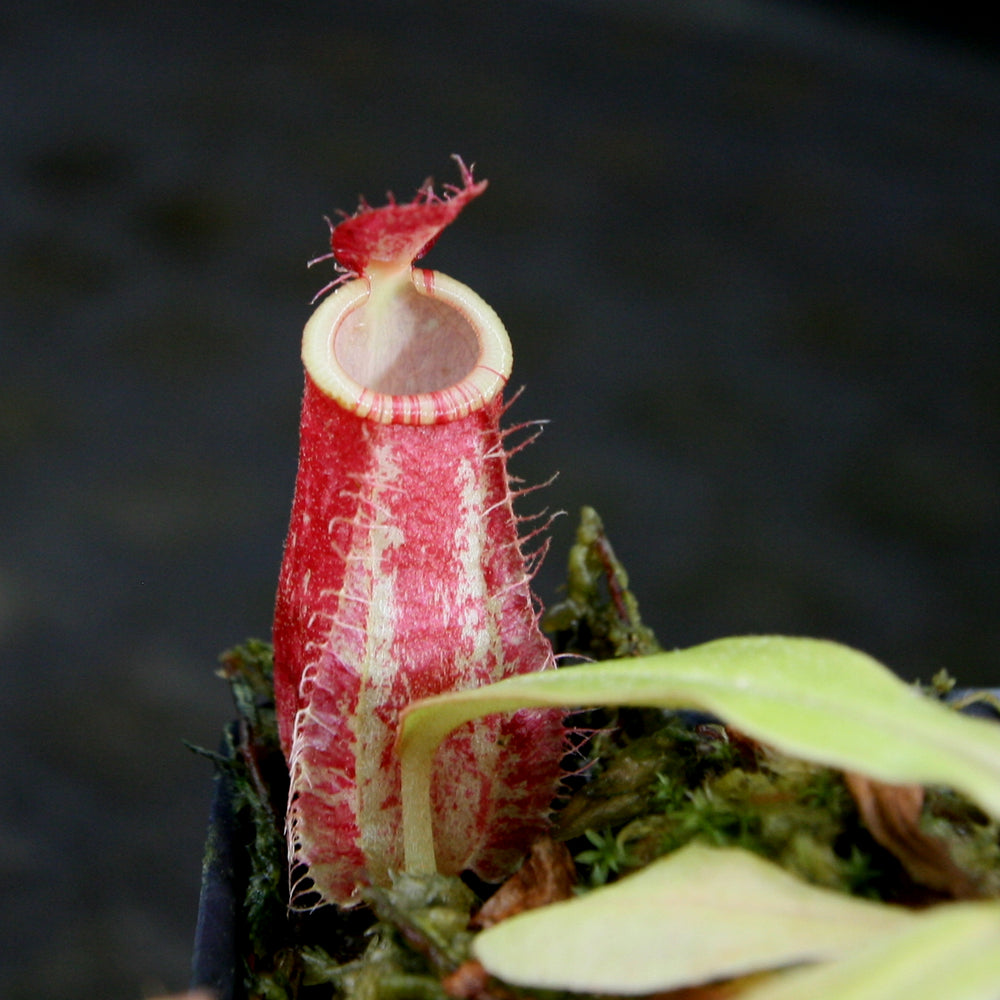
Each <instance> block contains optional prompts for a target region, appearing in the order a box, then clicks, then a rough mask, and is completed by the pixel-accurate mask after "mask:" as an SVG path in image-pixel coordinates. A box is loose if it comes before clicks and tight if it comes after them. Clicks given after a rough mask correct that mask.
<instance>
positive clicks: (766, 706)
mask: <svg viewBox="0 0 1000 1000" xmlns="http://www.w3.org/2000/svg"><path fill="white" fill-rule="evenodd" d="M597 705H635V706H661V707H689V708H700V709H704V710H705V711H708V712H712V713H714V714H715V715H717V716H719V717H720V718H722V719H724V720H725V721H726V722H728V723H731V724H732V725H734V726H735V727H736V728H738V729H740V730H742V731H743V732H745V733H747V734H748V735H749V736H752V737H754V738H755V739H758V740H760V741H762V742H765V743H769V744H771V745H773V746H775V747H776V748H778V749H779V750H781V751H783V752H785V753H787V754H790V755H793V756H798V757H800V758H802V759H804V760H809V761H813V762H816V763H819V764H825V765H828V766H831V767H836V768H842V769H844V770H852V771H858V772H861V773H863V774H867V775H869V776H871V777H873V778H878V779H880V780H882V781H886V782H894V783H907V782H912V783H916V784H943V785H949V786H951V787H954V788H956V789H957V790H959V791H961V792H964V793H965V794H966V795H968V796H970V797H971V798H973V799H975V800H976V801H977V802H978V803H979V804H980V805H981V806H982V807H983V808H984V809H986V810H987V811H989V812H990V813H992V814H993V815H994V816H1000V727H997V726H996V725H994V724H993V723H991V722H988V721H984V720H982V719H973V718H968V717H965V716H962V715H959V714H958V713H956V712H954V711H952V710H951V709H948V708H946V707H945V706H943V705H941V704H939V703H937V702H935V701H933V700H931V699H929V698H926V697H924V696H923V695H922V694H920V692H919V691H917V690H916V689H915V688H913V687H911V686H909V685H907V684H905V683H903V682H902V681H901V680H900V679H899V678H898V677H896V676H895V674H893V673H892V672H891V671H889V670H888V669H887V668H886V667H884V666H882V665H881V664H880V663H878V662H877V661H875V660H873V659H872V658H871V657H869V656H867V655H865V654H864V653H860V652H858V651H856V650H853V649H849V648H848V647H846V646H841V645H838V644H836V643H832V642H826V641H823V640H819V639H800V638H787V637H781V636H752V637H739V638H732V639H719V640H716V641H714V642H709V643H706V644H704V645H701V646H695V647H693V648H690V649H685V650H678V651H674V652H667V653H657V654H655V655H652V656H645V657H640V658H636V659H632V660H612V661H607V662H604V663H592V664H584V665H582V666H573V667H563V668H561V669H559V670H553V671H545V672H542V673H538V674H525V675H521V676H518V677H512V678H508V679H506V680H503V681H500V682H498V683H496V684H491V685H488V686H486V687H481V688H475V689H472V690H467V691H457V692H451V693H449V694H445V695H440V696H437V697H434V698H428V699H425V700H423V701H419V702H416V703H414V704H413V705H411V706H410V707H409V708H408V709H407V711H406V712H405V713H404V718H403V723H402V728H401V732H400V737H399V743H398V750H399V753H400V755H401V759H402V770H403V799H404V807H403V808H404V815H403V821H404V843H405V851H406V867H407V868H408V869H409V870H412V871H416V872H421V871H424V872H429V871H433V870H434V867H435V866H434V856H433V844H432V838H431V835H430V830H431V820H430V774H431V763H432V760H433V756H434V751H435V749H436V747H437V745H438V744H439V743H440V741H441V740H442V739H443V738H444V737H445V736H446V735H447V734H448V733H449V732H450V731H451V730H452V729H454V728H456V727H457V726H460V725H461V724H462V723H464V722H467V721H468V720H470V719H474V718H477V717H478V716H480V715H486V714H490V713H493V712H509V711H514V710H517V709H520V708H530V707H546V706H565V707H567V708H570V707H578V708H583V707H590V706H597Z"/></svg>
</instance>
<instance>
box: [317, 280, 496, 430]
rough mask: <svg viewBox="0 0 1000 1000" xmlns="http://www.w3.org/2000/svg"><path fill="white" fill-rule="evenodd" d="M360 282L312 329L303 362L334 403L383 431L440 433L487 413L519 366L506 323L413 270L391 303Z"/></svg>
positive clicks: (325, 307)
mask: <svg viewBox="0 0 1000 1000" xmlns="http://www.w3.org/2000/svg"><path fill="white" fill-rule="evenodd" d="M372 287H373V283H372V282H370V281H369V280H367V279H358V280H356V281H351V282H348V283H346V284H344V285H341V286H340V287H339V288H338V289H336V291H334V292H333V293H332V294H331V295H329V296H327V298H325V299H324V300H323V301H322V302H321V303H320V305H319V307H318V308H317V309H316V311H315V312H314V313H313V314H312V316H311V317H310V318H309V321H308V322H307V323H306V326H305V331H304V335H303V341H302V360H303V362H304V364H305V367H306V371H307V372H308V373H309V375H310V377H311V378H312V379H313V381H314V382H315V383H316V385H317V386H318V387H319V388H320V389H321V390H323V391H324V392H325V393H327V395H329V396H330V397H331V398H333V399H334V400H336V401H337V402H338V403H340V404H341V405H342V406H343V407H345V408H346V409H349V410H351V411H352V412H353V413H355V414H357V415H358V416H359V417H363V418H366V419H368V420H372V421H376V422H378V423H399V424H436V423H444V422H447V421H451V420H457V419H459V418H461V417H464V416H467V415H468V414H470V413H472V412H474V411H475V410H478V409H481V408H482V407H484V406H486V404H487V403H489V402H491V401H492V400H493V399H495V398H496V397H497V396H498V395H499V394H500V393H501V391H502V390H503V387H504V386H505V385H506V383H507V379H508V377H509V376H510V369H511V363H512V355H511V346H510V340H509V339H508V337H507V331H506V330H505V329H504V326H503V323H501V321H500V318H499V317H498V316H497V314H496V313H495V312H494V311H493V309H492V308H491V307H490V306H489V305H487V303H486V302H484V301H483V300H482V299H481V298H480V297H479V296H478V295H476V293H475V292H473V291H472V289H470V288H468V287H467V286H465V285H463V284H461V283H460V282H458V281H455V280H454V279H453V278H449V277H448V276H447V275H443V274H439V273H438V272H436V271H427V270H423V269H421V268H413V269H412V270H411V271H410V272H409V274H408V280H404V281H403V282H401V283H400V284H399V286H398V287H397V288H395V289H393V292H392V295H391V296H389V297H387V298H386V299H385V300H384V301H378V302H376V301H375V298H376V296H377V292H376V293H375V295H373V292H372Z"/></svg>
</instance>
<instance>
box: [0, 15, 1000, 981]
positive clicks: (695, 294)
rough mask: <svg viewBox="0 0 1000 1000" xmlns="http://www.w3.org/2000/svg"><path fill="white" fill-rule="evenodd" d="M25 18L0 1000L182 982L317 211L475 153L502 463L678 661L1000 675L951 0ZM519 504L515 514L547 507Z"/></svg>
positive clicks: (992, 315) (256, 594) (965, 50)
mask: <svg viewBox="0 0 1000 1000" xmlns="http://www.w3.org/2000/svg"><path fill="white" fill-rule="evenodd" d="M907 6H909V5H906V6H904V5H902V4H897V5H893V4H883V5H881V6H876V7H874V8H872V7H866V6H861V5H846V6H845V5H843V4H837V3H832V2H828V3H822V4H807V3H805V2H800V3H795V2H787V3H778V2H763V0H678V2H668V0H662V2H653V0H647V2H640V0H607V2H600V0H590V2H584V0H578V2H569V0H566V2H555V0H552V2H534V3H529V2H525V0H508V2H504V3H498V4H496V5H492V6H487V5H484V4H477V3H468V2H466V3H441V2H430V3H420V4H417V3H389V2H383V0H364V2H355V3H350V4H346V3H344V4H338V3H328V4H278V3H272V4H268V5H259V8H258V7H255V6H254V5H243V4H241V5H236V4H224V3H218V2H216V3H197V4H196V3H193V2H184V0H180V2H174V3H170V4H158V3H151V4H143V5H134V4H124V3H117V2H112V0H107V2H99V0H95V2H91V3H89V4H87V5H82V4H71V3H68V2H66V3H58V2H53V0H36V2H34V3H31V4H21V5H20V6H19V8H18V10H17V12H13V11H8V12H7V13H5V14H3V15H2V16H0V120H2V123H3V127H2V148H0V171H2V177H0V207H2V212H0V219H2V228H0V462H2V468H0V487H2V488H0V526H2V531H3V535H2V543H0V670H2V684H0V759H2V761H3V774H4V778H3V782H2V786H0V894H2V896H0V898H2V926H0V942H2V943H0V995H2V996H3V997H5V998H9V1000H27V998H29V997H30V998H33V1000H57V998H58V1000H66V998H74V997H102V998H130V997H140V996H148V995H151V994H155V993H156V992H158V991H161V990H164V989H167V988H170V989H178V988H180V987H182V986H183V985H184V983H185V981H186V976H187V967H188V962H189V955H190V947H191V936H192V933H193V928H194V918H195V908H196V902H197V892H198V877H199V866H200V853H201V841H202V837H203V830H204V823H205V818H206V812H207V808H208V802H209V795H210V784H211V782H210V775H211V768H210V765H209V764H208V763H207V762H206V761H205V760H203V759H200V758H198V757H195V756H194V755H192V754H191V753H190V752H189V751H188V750H187V749H185V747H184V746H183V744H182V740H189V741H192V742H194V743H197V744H201V745H203V746H210V747H211V746H215V744H216V742H217V739H218V734H219V731H220V727H221V726H222V725H223V723H224V722H225V721H226V719H227V718H228V717H229V715H230V705H229V699H228V693H227V691H226V690H225V687H224V685H223V683H222V682H221V681H219V680H217V679H216V678H215V677H214V676H213V670H214V668H215V665H216V657H217V654H218V653H219V651H221V650H222V649H223V648H225V647H226V646H228V645H231V644H233V643H235V642H237V641H240V640H242V639H243V638H244V637H246V636H249V635H258V636H266V635H267V634H268V630H269V620H270V610H271V603H272V598H273V592H274V585H275V579H276V575H277V569H278V564H279V560H280V555H281V545H282V540H283V535H284V530H285V524H286V518H287V515H288V510H289V505H290V502H291V492H292V486H293V482H294V475H295V459H296V434H297V423H298V402H299V394H300V389H301V379H302V375H301V370H300V362H299V358H298V350H299V337H300V331H301V327H302V324H303V322H304V321H305V319H306V317H307V316H308V315H309V312H310V307H309V300H310V298H311V297H312V295H313V294H314V292H315V291H317V290H318V289H319V288H320V287H321V286H322V285H323V284H324V283H325V282H326V281H327V280H328V279H329V277H330V276H331V272H330V270H329V269H328V268H327V269H324V268H323V267H320V268H317V269H315V270H313V271H311V272H309V271H307V270H306V268H305V266H304V265H305V262H306V260H308V259H309V258H311V257H313V256H316V255H318V254H320V253H322V252H323V251H324V248H325V244H326V225H325V223H324V222H323V218H322V216H323V214H324V213H333V212H335V211H336V210H337V209H338V208H342V209H347V210H351V209H353V208H354V206H355V204H356V202H357V198H358V195H359V194H361V193H364V194H366V195H367V196H368V198H369V199H370V200H371V201H373V202H378V201H379V200H380V199H381V198H382V195H383V193H384V192H385V191H386V190H387V189H392V190H393V191H394V192H396V193H397V194H398V195H399V196H400V197H409V196H410V195H411V194H412V192H413V191H414V189H415V188H416V187H417V186H418V185H419V184H420V183H421V182H422V181H423V180H424V179H425V178H426V177H427V176H428V174H433V175H434V176H435V178H436V179H437V181H438V182H439V183H443V182H448V181H454V180H456V179H457V174H456V171H455V168H454V165H453V164H452V163H451V162H450V160H449V155H450V154H451V153H460V154H462V155H463V156H464V157H465V158H466V159H467V160H469V161H474V162H475V163H476V165H477V171H478V173H479V174H480V175H481V176H484V177H487V178H489V180H490V182H491V186H490V190H489V192H488V194H487V196H485V197H484V198H482V199H480V200H479V201H477V202H476V203H475V204H474V205H473V206H471V207H470V208H469V209H468V210H467V211H466V212H465V214H464V215H463V217H462V219H461V221H460V222H459V223H458V224H456V225H455V226H454V227H453V228H452V229H450V230H449V231H448V233H447V234H446V236H445V237H444V238H443V239H442V241H441V243H440V244H439V245H438V246H437V247H435V249H434V250H433V251H432V253H431V254H430V256H429V257H428V258H427V259H426V264H427V266H431V267H435V268H437V269H439V270H442V271H444V272H446V273H448V274H451V275H452V276H453V277H456V278H458V279H459V280H461V281H463V282H465V283H466V284H468V285H470V286H471V287H472V288H474V289H476V290H477V291H478V292H479V293H480V294H481V295H482V296H483V297H484V298H485V299H486V300H487V301H488V302H490V303H491V304H492V305H493V306H494V307H495V308H496V310H497V311H498V312H499V313H500V315H501V316H502V317H503V319H504V320H505V322H506V324H507V326H508V329H509V331H510V334H511V338H512V340H513V342H514V346H515V355H516V361H515V374H514V384H515V385H519V384H523V385H525V386H526V391H525V392H524V394H523V396H522V397H521V399H520V400H519V402H518V403H517V404H516V407H515V409H514V413H513V414H512V419H530V418H534V417H546V418H549V419H550V420H551V425H550V426H549V427H548V429H547V431H546V433H545V435H544V436H543V438H542V440H541V441H540V442H539V443H537V444H536V445H534V446H533V447H532V448H531V449H530V450H528V451H527V452H525V453H523V454H521V455H520V456H518V457H517V459H516V460H515V462H514V466H513V471H514V472H515V473H517V474H519V475H521V476H522V477H524V478H525V479H527V480H528V481H529V482H530V481H540V480H542V479H545V478H547V477H548V476H549V475H550V474H551V473H552V472H553V471H556V470H558V471H559V472H560V475H559V478H558V479H557V480H556V482H555V483H554V485H552V486H551V487H550V488H549V489H548V490H547V491H546V492H545V494H544V497H545V500H544V502H546V503H548V504H549V505H550V506H551V507H552V508H553V509H565V510H566V511H568V512H569V514H568V516H567V517H564V518H562V519H561V520H560V521H559V522H558V523H557V525H556V527H555V530H554V532H553V545H552V551H551V554H550V557H549V560H548V562H547V563H546V565H545V567H544V569H543V571H542V573H541V575H540V576H539V578H538V591H539V593H540V596H541V597H542V598H543V599H544V600H551V599H552V598H553V597H554V596H555V593H556V587H557V585H558V583H559V581H560V579H561V577H562V570H563V565H564V560H565V555H566V549H567V547H568V545H569V543H570V541H571V538H572V533H573V527H574V522H575V519H576V514H577V511H578V509H579V507H580V505H581V504H584V503H590V504H593V505H594V506H596V507H597V508H598V510H599V511H600V512H601V514H602V515H603V517H604V519H605V522H606V525H607V528H608V531H609V533H610V535H611V538H612V540H613V542H614V543H615V545H616V547H617V549H618V552H619V554H620V556H621V557H622V559H623V560H624V562H625V564H626V565H627V566H628V567H629V568H630V570H631V575H632V582H633V585H634V589H635V591H636V593H637V595H638V597H639V599H640V601H641V604H642V608H643V611H644V613H645V616H646V618H647V620H648V621H649V623H650V624H652V625H653V626H654V627H655V629H656V630H657V632H658V634H659V636H660V638H661V640H662V641H663V642H664V643H665V644H667V645H678V646H684V645H689V644H692V643H696V642H700V641H703V640H706V639H710V638H714V637H717V636H720V635H726V634H733V633H740V632H770V631H781V632H791V633H799V634H814V635H822V636H828V637H831V638H835V639H838V640H841V641H844V642H847V643H851V644H854V645H857V646H860V647H862V648H864V649H866V650H868V651H869V652H871V653H873V654H874V655H876V656H878V657H879V658H881V659H883V660H884V661H885V662H886V663H888V664H889V665H890V666H892V667H893V669H895V670H897V671H898V672H899V673H901V674H902V675H904V676H907V677H916V676H920V677H922V678H925V679H926V678H929V677H930V675H931V674H933V673H934V672H935V671H936V670H938V669H939V668H941V667H947V668H948V669H949V670H951V671H952V672H953V673H954V674H956V675H958V676H959V678H960V679H962V680H964V681H968V682H970V683H978V682H984V683H985V682H993V683H997V682H998V680H1000V664H998V662H997V656H996V652H995V651H996V649H997V647H998V643H1000V624H998V611H1000V595H998V565H1000V516H998V511H1000V502H998V486H1000V481H998V480H1000V468H998V463H997V456H998V436H1000V412H998V410H1000V392H998V386H1000V363H998V351H997V341H996V322H997V316H998V306H1000V294H998V274H1000V242H998V237H1000V67H998V64H997V57H996V55H997V53H996V45H995V37H992V36H991V35H990V33H989V31H988V30H987V29H986V27H985V18H984V17H983V16H982V15H981V23H978V24H977V23H976V21H975V19H974V18H973V17H972V16H971V15H970V14H969V13H968V12H967V11H965V10H963V9H962V8H961V7H960V6H959V7H956V6H955V5H951V6H949V7H941V8H940V9H938V10H936V11H933V12H931V15H929V16H928V17H925V18H924V19H923V20H917V19H915V18H914V17H913V16H912V15H909V14H908V13H907V11H906V7H907ZM538 496H539V495H538V494H536V495H535V496H534V497H533V498H532V500H533V501H537V502H542V501H539V500H538Z"/></svg>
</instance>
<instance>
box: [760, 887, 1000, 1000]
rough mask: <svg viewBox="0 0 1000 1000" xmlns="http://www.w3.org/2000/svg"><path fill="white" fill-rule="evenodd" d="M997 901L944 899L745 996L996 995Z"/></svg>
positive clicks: (999, 967)
mask: <svg viewBox="0 0 1000 1000" xmlns="http://www.w3.org/2000/svg"><path fill="white" fill-rule="evenodd" d="M998 943H1000V903H997V902H988V903H986V902H984V903H945V904H942V905H940V906H935V907H933V908H932V909H930V910H926V911H924V912H923V913H920V914H919V915H918V916H916V917H915V918H914V919H913V920H912V921H911V922H910V923H909V924H908V925H907V926H904V927H903V928H901V929H900V930H899V931H897V932H895V933H890V934H886V935H880V936H879V937H877V938H875V939H874V940H873V941H871V942H870V943H869V944H868V945H867V946H866V947H864V948H861V949H858V950H857V951H856V952H854V953H853V954H852V955H850V956H849V957H846V958H844V959H841V960H840V961H837V962H830V963H824V964H822V965H818V966H815V967H812V968H806V969H797V970H793V971H790V972H787V973H782V974H780V975H778V976H776V977H774V978H773V979H771V980H769V981H768V982H766V983H764V984H762V985H761V986H759V987H757V988H755V989H751V990H749V991H748V992H746V993H743V994H740V1000H803V998H808V1000H997V997H1000V947H998Z"/></svg>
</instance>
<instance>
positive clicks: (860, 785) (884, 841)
mask: <svg viewBox="0 0 1000 1000" xmlns="http://www.w3.org/2000/svg"><path fill="white" fill-rule="evenodd" d="M844 781H845V783H846V784H847V788H848V790H849V791H850V793H851V796H852V797H853V798H854V801H855V803H856V804H857V807H858V812H859V813H860V814H861V819H862V821H863V822H864V824H865V826H866V827H867V828H868V832H869V833H871V835H872V836H873V837H874V838H875V840H876V841H877V842H878V843H879V844H880V845H881V846H882V847H884V848H885V849H886V850H887V851H889V852H891V853H892V854H893V855H894V856H895V857H896V858H897V859H898V860H899V862H900V864H902V866H903V868H904V869H905V870H906V872H907V874H908V875H909V876H910V878H912V879H913V881H914V882H916V883H918V884H919V885H922V886H926V887H927V888H929V889H933V890H934V891H935V892H940V893H943V894H944V895H946V896H949V897H951V898H953V899H977V898H979V897H980V895H981V893H980V892H979V890H978V889H977V887H976V885H975V883H974V882H973V880H972V878H971V877H970V876H969V875H968V873H967V872H965V871H963V870H962V869H961V868H960V867H959V866H958V865H957V864H956V863H955V861H954V859H953V858H952V856H951V852H950V850H949V849H948V845H947V844H946V843H945V841H944V840H942V839H941V838H940V837H935V836H934V835H933V834H929V833H925V832H924V831H923V830H922V829H921V826H920V813H921V810H922V808H923V804H924V790H923V788H922V787H921V786H920V785H887V784H884V783H883V782H880V781H875V780H874V779H872V778H868V777H866V776H865V775H862V774H857V773H855V772H845V773H844Z"/></svg>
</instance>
